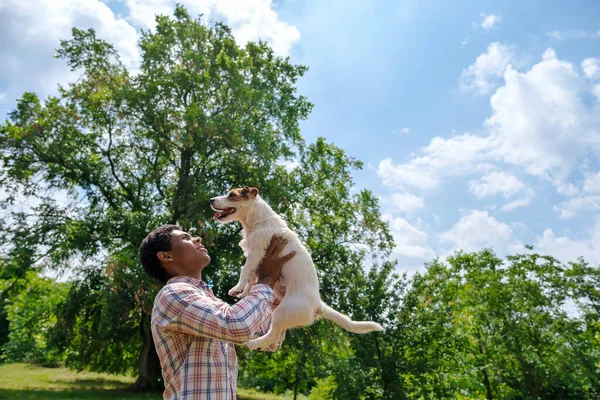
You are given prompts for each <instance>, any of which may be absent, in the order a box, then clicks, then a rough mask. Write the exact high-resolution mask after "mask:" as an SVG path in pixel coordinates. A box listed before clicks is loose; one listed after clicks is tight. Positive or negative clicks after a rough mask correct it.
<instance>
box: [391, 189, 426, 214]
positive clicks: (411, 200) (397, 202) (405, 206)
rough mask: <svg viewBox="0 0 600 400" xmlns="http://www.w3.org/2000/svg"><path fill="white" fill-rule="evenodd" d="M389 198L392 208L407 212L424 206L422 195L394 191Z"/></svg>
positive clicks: (409, 212)
mask: <svg viewBox="0 0 600 400" xmlns="http://www.w3.org/2000/svg"><path fill="white" fill-rule="evenodd" d="M390 200H391V205H392V207H393V208H395V209H396V210H397V211H400V212H403V213H407V214H412V213H414V212H417V211H421V210H422V209H423V208H424V207H425V203H424V201H423V198H422V197H419V196H415V195H413V194H410V193H395V194H393V195H392V196H391V198H390Z"/></svg>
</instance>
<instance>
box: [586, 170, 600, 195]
mask: <svg viewBox="0 0 600 400" xmlns="http://www.w3.org/2000/svg"><path fill="white" fill-rule="evenodd" d="M583 191H584V192H586V193H600V172H597V173H595V174H589V173H588V174H586V177H585V181H584V182H583Z"/></svg>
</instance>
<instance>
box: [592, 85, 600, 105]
mask: <svg viewBox="0 0 600 400" xmlns="http://www.w3.org/2000/svg"><path fill="white" fill-rule="evenodd" d="M592 93H593V94H594V96H596V99H597V100H598V101H600V84H598V85H594V87H593V88H592Z"/></svg>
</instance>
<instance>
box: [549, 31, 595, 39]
mask: <svg viewBox="0 0 600 400" xmlns="http://www.w3.org/2000/svg"><path fill="white" fill-rule="evenodd" d="M546 36H548V37H550V38H552V39H554V40H559V41H560V40H571V39H588V38H592V39H593V38H600V31H598V32H588V31H586V30H584V29H570V30H564V31H559V30H555V31H552V32H548V33H546Z"/></svg>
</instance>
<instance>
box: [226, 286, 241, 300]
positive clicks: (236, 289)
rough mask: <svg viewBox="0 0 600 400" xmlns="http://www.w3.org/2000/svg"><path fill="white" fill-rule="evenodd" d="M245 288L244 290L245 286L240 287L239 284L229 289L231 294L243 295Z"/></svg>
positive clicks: (234, 295)
mask: <svg viewBox="0 0 600 400" xmlns="http://www.w3.org/2000/svg"><path fill="white" fill-rule="evenodd" d="M243 290H244V288H242V287H239V286H238V285H235V286H234V287H232V288H231V289H229V292H228V293H229V295H230V296H233V297H241V295H242V291H243Z"/></svg>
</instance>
